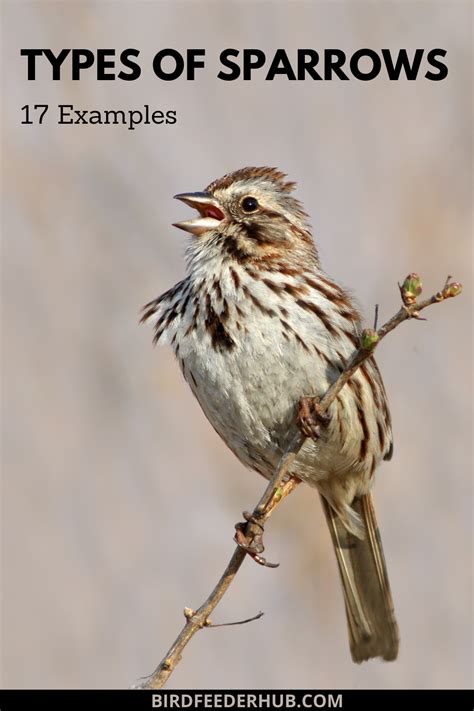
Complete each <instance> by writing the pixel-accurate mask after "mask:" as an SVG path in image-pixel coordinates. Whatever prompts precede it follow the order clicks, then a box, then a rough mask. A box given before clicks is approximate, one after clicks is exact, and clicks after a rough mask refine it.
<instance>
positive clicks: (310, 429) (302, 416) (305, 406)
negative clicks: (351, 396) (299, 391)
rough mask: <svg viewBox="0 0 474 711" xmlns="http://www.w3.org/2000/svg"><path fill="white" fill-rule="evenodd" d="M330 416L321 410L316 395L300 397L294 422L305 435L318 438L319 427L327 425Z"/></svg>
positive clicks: (319, 433)
mask: <svg viewBox="0 0 474 711" xmlns="http://www.w3.org/2000/svg"><path fill="white" fill-rule="evenodd" d="M330 419H331V418H330V416H329V415H328V413H327V412H323V411H322V410H321V407H320V405H319V398H318V397H302V398H301V400H300V406H299V410H298V416H297V420H296V423H297V425H298V427H299V428H300V430H301V432H302V433H303V434H304V436H305V437H311V438H312V439H319V438H320V437H321V427H327V426H328V424H329V422H330Z"/></svg>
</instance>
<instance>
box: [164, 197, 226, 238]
mask: <svg viewBox="0 0 474 711" xmlns="http://www.w3.org/2000/svg"><path fill="white" fill-rule="evenodd" d="M175 198H176V200H181V201H182V202H185V203H186V205H189V206H190V207H193V208H194V209H195V210H197V211H198V212H199V215H200V216H199V217H196V218H195V219H193V220H185V221H184V222H175V223H174V227H179V229H180V230H185V231H186V232H191V233H192V234H194V235H200V234H201V233H202V232H209V231H211V230H214V229H215V228H216V227H218V226H219V223H220V222H221V221H222V220H223V219H224V218H225V215H224V213H223V211H222V208H221V207H220V205H219V203H218V202H217V200H216V199H215V197H213V195H211V194H210V193H180V194H179V195H175Z"/></svg>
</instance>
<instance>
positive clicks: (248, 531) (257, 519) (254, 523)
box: [234, 476, 300, 568]
mask: <svg viewBox="0 0 474 711" xmlns="http://www.w3.org/2000/svg"><path fill="white" fill-rule="evenodd" d="M299 483H300V479H297V478H296V477H294V476H291V477H290V478H289V479H288V480H287V481H285V482H284V483H283V484H282V485H281V486H279V487H278V488H277V489H275V491H274V492H273V495H272V497H271V499H270V501H269V502H268V504H267V505H266V506H265V508H263V509H261V510H259V509H258V508H257V509H256V510H255V511H254V512H253V513H249V512H248V511H244V512H243V514H242V515H243V517H244V519H245V521H242V522H240V523H236V524H235V536H234V541H235V542H236V543H237V545H239V546H240V547H241V548H243V550H244V551H245V552H246V553H247V554H248V555H249V556H250V557H251V558H253V559H254V561H255V562H256V563H258V564H259V565H264V566H266V567H267V568H277V567H278V566H279V563H269V562H268V561H267V560H266V559H265V558H263V556H262V555H261V553H263V551H264V550H265V546H264V545H263V532H264V525H263V524H264V522H265V521H266V519H267V518H268V517H269V516H271V514H272V513H273V511H274V510H275V509H276V508H277V506H279V505H280V504H281V502H282V501H283V499H286V497H287V496H288V494H291V492H292V491H293V489H295V488H296V486H297V485H298V484H299Z"/></svg>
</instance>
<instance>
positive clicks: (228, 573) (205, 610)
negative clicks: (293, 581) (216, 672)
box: [135, 274, 462, 689]
mask: <svg viewBox="0 0 474 711" xmlns="http://www.w3.org/2000/svg"><path fill="white" fill-rule="evenodd" d="M450 279H451V277H448V278H447V280H446V283H445V285H444V287H443V289H441V291H438V292H437V293H436V294H434V295H433V296H431V297H430V298H428V299H425V300H424V301H420V302H417V298H418V296H420V294H421V290H422V285H421V279H420V277H419V276H418V275H417V274H409V275H408V276H407V278H406V279H405V281H404V282H403V284H402V285H401V286H400V285H399V288H400V295H401V298H402V306H401V308H400V309H399V311H397V313H396V314H395V315H394V316H392V318H390V319H389V320H388V321H387V322H386V323H384V324H383V326H381V327H380V328H379V329H378V330H375V329H365V330H364V331H363V332H362V334H361V337H360V346H359V347H358V348H357V349H356V350H355V351H354V353H353V354H352V356H351V358H350V359H349V361H348V362H347V364H346V366H345V368H344V370H343V371H342V373H341V374H340V375H339V377H338V378H337V380H335V381H334V383H333V384H332V385H331V386H330V387H329V388H328V390H327V391H326V393H325V394H324V396H323V397H322V398H321V399H319V400H318V401H317V409H318V414H319V415H321V416H322V415H324V413H326V411H327V410H328V408H329V407H330V405H331V404H332V402H333V401H334V400H335V398H336V397H337V395H338V394H339V392H340V391H341V389H342V388H343V387H344V385H345V384H346V383H347V381H348V380H349V379H350V378H351V377H352V376H353V375H354V373H355V371H356V370H357V369H358V368H359V367H360V366H361V365H362V363H363V362H364V361H365V360H367V358H369V357H370V356H371V355H372V354H373V352H374V350H375V349H376V347H377V346H378V344H379V343H380V341H381V340H382V339H383V338H385V336H386V335H387V334H388V333H390V331H393V330H394V329H395V328H396V327H397V326H399V325H400V324H401V323H403V321H407V320H408V319H411V318H415V319H420V318H421V317H420V311H423V310H424V309H426V308H427V307H428V306H431V305H432V304H437V303H440V302H441V301H445V300H446V299H449V298H451V297H454V296H458V295H459V294H460V293H461V291H462V285H461V284H459V283H458V282H451V281H450ZM305 440H306V437H305V436H304V435H303V434H302V433H301V432H299V431H298V433H297V434H296V435H295V436H294V437H293V440H292V441H291V442H290V444H289V446H288V449H287V450H286V452H285V454H284V455H283V457H282V458H281V460H280V462H279V464H278V466H277V468H276V470H275V472H274V474H273V476H272V478H271V480H270V481H269V483H268V486H267V488H266V489H265V491H264V493H263V495H262V497H261V498H260V501H259V502H258V504H257V506H256V507H255V509H254V511H253V513H252V514H246V519H247V521H248V523H247V525H246V527H245V535H246V537H248V538H250V539H252V538H255V537H258V536H259V535H260V536H261V532H262V530H263V524H264V523H265V521H266V520H267V519H268V518H269V517H270V516H271V514H272V512H273V511H274V510H275V508H276V506H277V505H278V503H279V502H280V501H282V500H283V499H284V498H285V496H286V495H287V494H289V493H290V492H291V490H292V489H293V488H294V487H295V485H296V482H295V480H294V479H292V478H291V477H290V474H289V472H290V469H291V465H292V464H293V462H294V460H295V459H296V457H297V456H298V454H299V451H300V449H301V447H302V446H303V444H304V442H305ZM246 555H247V551H246V550H245V549H244V548H243V547H242V546H241V545H237V547H236V549H235V550H234V553H233V555H232V558H231V559H230V561H229V563H228V564H227V567H226V569H225V570H224V572H223V574H222V575H221V577H220V579H219V582H218V583H217V585H216V586H215V588H214V590H213V591H212V592H211V594H210V595H209V597H208V598H207V600H206V601H205V602H204V603H203V604H202V605H201V607H200V608H199V609H198V610H196V611H193V610H191V609H190V608H185V610H184V616H185V618H186V623H185V625H184V627H183V629H182V630H181V632H180V633H179V635H178V637H177V638H176V640H175V641H174V643H173V645H172V646H171V647H170V649H169V650H168V652H167V654H166V656H165V657H164V658H163V659H162V660H161V662H160V663H159V665H158V667H157V668H156V669H155V671H154V672H153V674H151V675H150V676H149V677H147V678H146V679H145V681H144V682H143V683H142V684H140V685H138V686H136V687H135V688H139V689H161V688H162V687H163V686H164V685H165V684H166V682H167V681H168V679H169V677H170V676H171V674H172V673H173V671H174V669H175V668H176V666H177V665H178V664H179V662H180V661H181V656H182V652H183V650H184V648H185V647H186V645H187V644H188V642H189V641H190V640H191V638H192V637H193V636H194V635H195V634H196V632H197V631H198V630H200V629H202V628H203V627H212V622H211V621H210V619H209V615H210V614H211V613H212V611H213V610H214V608H215V607H216V605H217V604H218V603H219V602H220V600H221V599H222V597H223V596H224V594H225V592H226V591H227V589H228V587H229V585H230V584H231V583H232V581H233V579H234V578H235V576H236V574H237V572H238V570H239V568H240V566H241V565H242V563H243V562H244V559H245V557H246ZM254 557H255V558H256V560H257V562H259V563H263V564H265V560H264V559H263V558H259V556H258V555H254ZM267 565H268V564H267ZM257 617H258V616H257ZM252 619H253V618H252ZM216 626H217V625H216Z"/></svg>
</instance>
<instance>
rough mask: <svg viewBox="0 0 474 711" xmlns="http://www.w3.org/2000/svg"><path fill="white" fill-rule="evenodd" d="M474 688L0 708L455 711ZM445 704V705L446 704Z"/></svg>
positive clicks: (1, 704) (8, 703)
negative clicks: (408, 709)
mask: <svg viewBox="0 0 474 711" xmlns="http://www.w3.org/2000/svg"><path fill="white" fill-rule="evenodd" d="M473 701H474V695H473V693H472V691H470V690H467V689H466V690H445V689H442V690H411V691H409V690H402V691H400V690H396V691H393V690H379V689H378V690H369V689H367V690H357V691H354V690H350V689H347V690H345V689H343V690H327V689H322V690H321V689H319V690H315V689H305V690H299V691H283V690H279V691H261V690H260V691H235V690H232V691H190V690H185V691H129V690H127V691H116V690H114V691H106V690H104V691H74V690H71V691H64V690H62V691H45V690H42V691H30V690H29V691H15V690H4V691H0V711H16V709H32V710H33V709H37V708H43V707H44V708H46V709H48V711H55V709H58V710H59V709H60V710H61V711H70V710H72V711H74V709H84V710H85V711H89V707H90V706H91V705H93V704H94V705H97V706H98V707H99V708H107V709H112V710H113V711H121V709H147V710H148V709H149V710H152V709H178V710H179V709H265V710H267V709H270V710H271V709H301V710H302V711H304V710H305V709H313V710H314V709H345V710H346V711H348V710H349V709H359V708H361V709H363V711H370V709H374V711H381V709H383V708H384V707H387V706H392V707H393V708H394V709H395V711H404V709H405V706H406V705H407V704H413V705H414V706H415V709H416V708H419V709H425V708H430V704H433V705H435V704H443V707H444V708H445V709H446V708H450V709H453V710H455V711H464V709H465V710H466V711H472V710H473V708H474V703H473ZM443 707H442V708H443Z"/></svg>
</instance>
